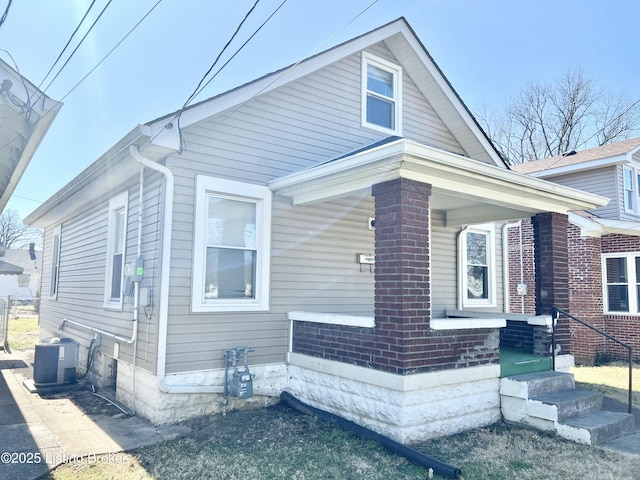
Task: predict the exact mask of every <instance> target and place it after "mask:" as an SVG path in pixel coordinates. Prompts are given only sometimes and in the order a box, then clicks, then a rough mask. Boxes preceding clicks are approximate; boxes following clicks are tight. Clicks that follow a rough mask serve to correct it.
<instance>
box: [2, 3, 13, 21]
mask: <svg viewBox="0 0 640 480" xmlns="http://www.w3.org/2000/svg"><path fill="white" fill-rule="evenodd" d="M12 1H13V0H9V2H8V3H7V8H5V9H4V13H3V14H2V17H1V18H0V27H1V26H2V24H3V23H4V21H5V20H6V19H7V15H9V9H10V8H11V2H12Z"/></svg>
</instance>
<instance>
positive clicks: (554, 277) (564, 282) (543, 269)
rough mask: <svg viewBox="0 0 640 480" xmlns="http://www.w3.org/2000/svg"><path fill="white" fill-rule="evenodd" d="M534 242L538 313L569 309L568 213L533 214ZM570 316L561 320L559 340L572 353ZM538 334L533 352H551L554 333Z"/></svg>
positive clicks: (564, 351)
mask: <svg viewBox="0 0 640 480" xmlns="http://www.w3.org/2000/svg"><path fill="white" fill-rule="evenodd" d="M532 221H533V229H534V246H535V271H536V314H538V315H548V314H550V313H551V308H552V307H558V308H562V309H564V310H569V264H568V255H567V250H568V249H567V225H568V217H567V215H563V214H560V213H540V214H538V215H536V216H534V217H533V218H532ZM568 322H569V320H568V319H564V320H562V319H561V320H560V321H559V322H558V325H557V327H556V343H557V344H559V345H561V347H562V350H561V352H562V353H569V351H570V349H569V345H570V340H571V337H570V332H569V323H568ZM544 337H545V338H536V339H535V341H536V345H535V346H534V350H535V351H534V353H536V354H542V353H544V354H549V351H550V350H549V348H550V345H551V336H550V335H544Z"/></svg>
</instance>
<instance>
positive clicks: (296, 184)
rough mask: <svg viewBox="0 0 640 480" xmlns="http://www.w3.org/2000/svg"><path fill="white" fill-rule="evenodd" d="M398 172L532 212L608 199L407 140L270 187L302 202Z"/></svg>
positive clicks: (587, 206) (596, 203) (365, 185)
mask: <svg viewBox="0 0 640 480" xmlns="http://www.w3.org/2000/svg"><path fill="white" fill-rule="evenodd" d="M385 167H386V168H385ZM382 171H384V172H385V173H384V175H381V172H382ZM398 177H403V178H410V179H413V180H416V181H422V182H425V183H429V184H431V185H432V186H433V187H434V188H440V189H442V190H447V191H451V192H455V193H456V194H458V195H461V196H467V197H469V198H483V199H486V200H487V202H486V203H494V204H496V205H499V206H501V207H505V208H514V207H517V209H522V208H524V209H525V211H528V212H531V213H535V212H538V211H552V212H560V213H566V212H567V211H569V210H585V209H592V208H595V207H597V206H603V205H606V204H607V203H608V201H609V200H608V199H605V198H603V197H600V196H598V195H593V194H590V193H586V192H582V191H580V190H575V189H572V188H569V187H565V186H562V185H558V184H554V183H551V182H547V181H544V180H540V179H535V178H531V177H529V176H526V175H521V174H518V173H515V172H512V171H510V170H507V169H506V168H501V167H497V166H494V165H489V164H487V163H484V162H480V161H477V160H472V159H469V158H468V157H463V156H461V155H457V154H454V153H451V152H446V151H444V150H440V149H437V148H435V147H430V146H427V145H423V144H419V143H416V142H413V141H410V140H406V139H399V140H397V141H395V142H392V143H389V144H386V145H382V146H379V147H376V148H373V149H371V150H366V151H363V152H359V153H357V154H355V155H353V156H351V157H346V158H344V159H340V160H337V161H334V162H328V163H325V164H323V165H318V166H317V167H313V168H310V169H307V170H303V171H300V172H296V173H293V174H291V175H288V176H286V177H283V178H281V179H278V180H274V181H272V182H270V183H269V187H270V188H271V189H272V190H273V191H274V192H275V193H276V194H278V195H284V196H290V197H291V198H292V199H293V202H294V203H295V204H302V203H303V202H304V203H306V202H311V201H319V200H322V199H324V198H328V197H327V195H328V193H329V192H328V190H326V189H328V188H330V189H333V190H332V194H335V193H337V192H342V193H344V194H346V193H348V192H350V191H356V190H361V189H363V188H368V187H370V186H371V185H373V184H374V183H378V182H379V181H381V179H383V180H389V179H392V178H398ZM334 196H335V195H334ZM303 198H304V201H303V200H302V199H303Z"/></svg>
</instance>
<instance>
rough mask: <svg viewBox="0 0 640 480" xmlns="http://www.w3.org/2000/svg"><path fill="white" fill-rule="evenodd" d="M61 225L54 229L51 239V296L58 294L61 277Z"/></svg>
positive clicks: (54, 296)
mask: <svg viewBox="0 0 640 480" xmlns="http://www.w3.org/2000/svg"><path fill="white" fill-rule="evenodd" d="M61 230H62V228H61V226H60V225H58V226H57V227H56V228H54V229H53V232H52V233H53V237H52V239H51V272H50V276H49V278H50V279H51V280H50V283H49V297H51V298H56V297H57V296H58V281H59V278H60V233H61Z"/></svg>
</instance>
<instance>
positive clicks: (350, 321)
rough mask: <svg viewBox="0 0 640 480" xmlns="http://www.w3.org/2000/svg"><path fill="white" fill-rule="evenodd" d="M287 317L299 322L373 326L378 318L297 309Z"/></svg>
mask: <svg viewBox="0 0 640 480" xmlns="http://www.w3.org/2000/svg"><path fill="white" fill-rule="evenodd" d="M287 318H288V319H289V320H295V321H299V322H314V323H325V324H329V325H344V326H347V327H364V328H373V327H375V326H376V319H375V318H374V317H365V316H360V315H344V314H341V313H319V312H303V311H297V310H296V311H292V312H289V313H288V314H287Z"/></svg>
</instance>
